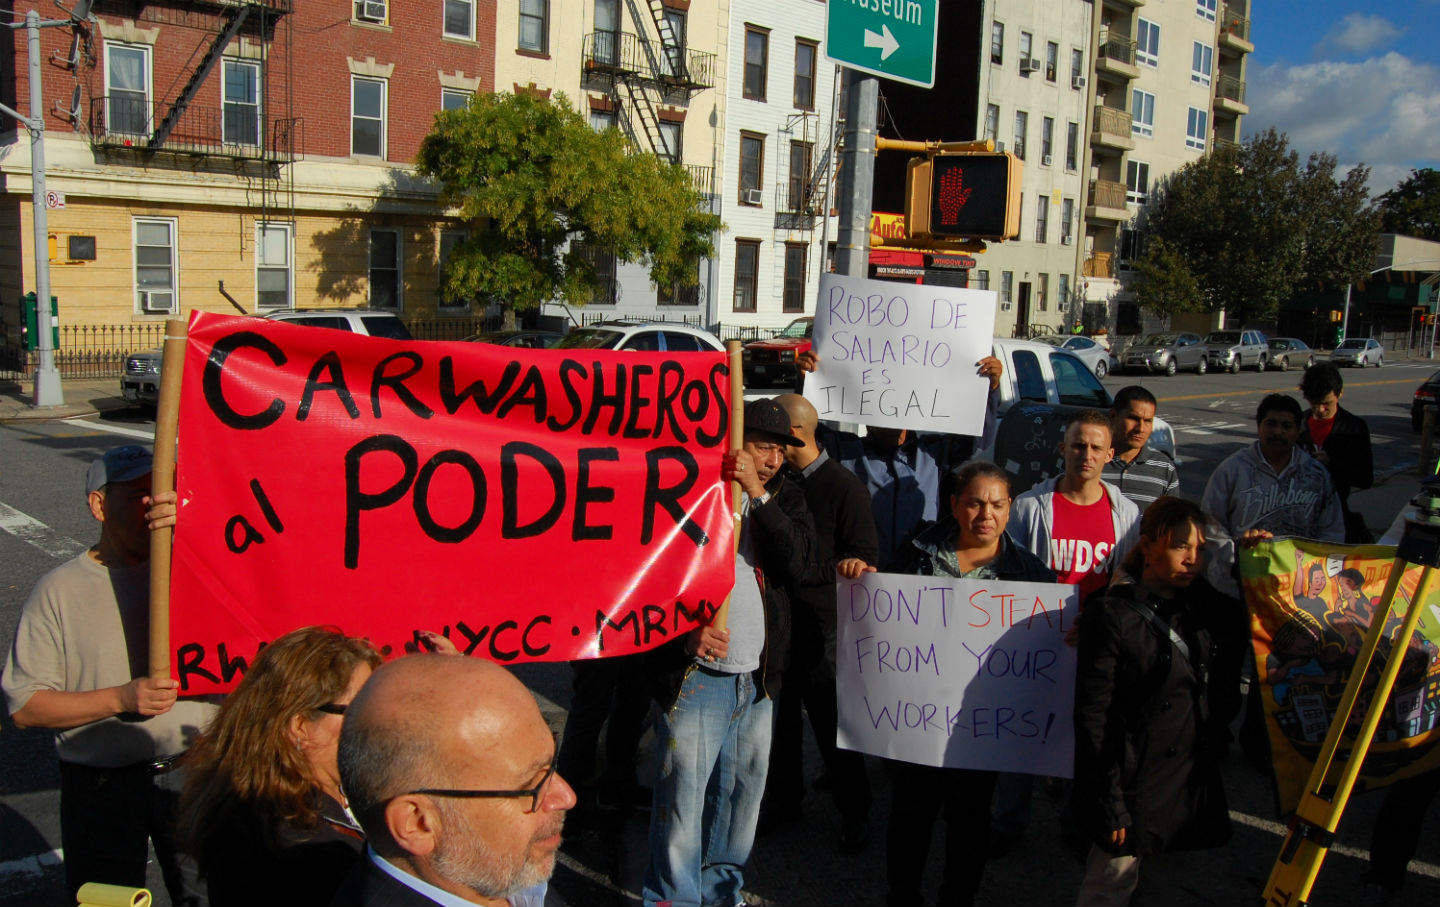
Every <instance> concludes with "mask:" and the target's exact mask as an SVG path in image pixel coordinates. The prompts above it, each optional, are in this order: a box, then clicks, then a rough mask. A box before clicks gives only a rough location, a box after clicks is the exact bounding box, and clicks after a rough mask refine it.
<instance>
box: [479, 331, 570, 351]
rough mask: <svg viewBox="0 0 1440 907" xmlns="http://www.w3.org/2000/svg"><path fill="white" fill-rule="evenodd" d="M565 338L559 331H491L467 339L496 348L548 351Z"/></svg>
mask: <svg viewBox="0 0 1440 907" xmlns="http://www.w3.org/2000/svg"><path fill="white" fill-rule="evenodd" d="M563 336H565V335H564V334H561V333H560V332H558V331H491V332H489V333H487V334H476V335H475V336H474V337H466V338H465V339H466V340H469V341H471V342H472V343H493V344H494V345H495V346H518V347H524V348H525V349H527V350H548V349H550V347H552V346H554V345H555V344H557V343H559V342H560V338H561V337H563Z"/></svg>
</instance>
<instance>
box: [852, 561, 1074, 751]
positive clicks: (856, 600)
mask: <svg viewBox="0 0 1440 907" xmlns="http://www.w3.org/2000/svg"><path fill="white" fill-rule="evenodd" d="M836 596H837V598H836V601H837V608H838V614H837V616H838V618H839V632H838V642H837V645H836V690H837V694H836V695H837V701H838V704H839V727H840V729H839V738H838V740H839V745H840V746H841V747H844V748H845V749H849V750H856V751H859V752H862V753H869V754H870V755H872V756H881V757H884V758H887V759H899V760H902V761H904V762H913V763H916V764H918V765H931V766H937V767H945V768H970V769H981V770H985V771H1003V772H1017V773H1021V774H1034V775H1047V776H1050V777H1056V778H1069V777H1070V776H1071V775H1072V774H1073V772H1074V758H1075V722H1074V704H1075V666H1076V653H1075V647H1074V646H1072V645H1069V644H1068V643H1067V642H1066V636H1067V634H1068V633H1069V632H1070V630H1071V628H1072V627H1073V626H1074V624H1075V618H1076V616H1077V614H1078V613H1079V597H1078V595H1077V593H1076V591H1075V587H1074V586H1067V585H1059V584H1052V583H1022V582H1005V581H1001V580H974V579H949V578H946V577H936V576H908V575H899V574H889V573H867V574H864V575H863V576H862V577H861V578H860V579H858V580H854V581H849V580H841V581H840V582H839V583H838V584H837V587H836Z"/></svg>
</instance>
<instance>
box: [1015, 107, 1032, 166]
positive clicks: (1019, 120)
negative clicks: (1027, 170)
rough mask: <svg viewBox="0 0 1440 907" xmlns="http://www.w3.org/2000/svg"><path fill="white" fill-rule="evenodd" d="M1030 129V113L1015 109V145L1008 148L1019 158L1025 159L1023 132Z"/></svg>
mask: <svg viewBox="0 0 1440 907" xmlns="http://www.w3.org/2000/svg"><path fill="white" fill-rule="evenodd" d="M1029 131H1030V114H1028V113H1026V112H1025V111H1023V110H1017V111H1015V147H1014V148H1012V149H1010V150H1011V151H1013V152H1015V156H1016V157H1018V158H1019V159H1020V160H1022V161H1023V160H1025V133H1026V132H1029Z"/></svg>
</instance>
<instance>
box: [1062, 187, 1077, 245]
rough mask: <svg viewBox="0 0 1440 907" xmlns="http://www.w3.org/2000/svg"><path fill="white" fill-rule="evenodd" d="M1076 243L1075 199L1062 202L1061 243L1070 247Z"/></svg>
mask: <svg viewBox="0 0 1440 907" xmlns="http://www.w3.org/2000/svg"><path fill="white" fill-rule="evenodd" d="M1074 241H1075V199H1073V198H1067V199H1063V200H1061V202H1060V243H1061V244H1062V245H1066V246H1068V245H1070V244H1071V243H1073V242H1074Z"/></svg>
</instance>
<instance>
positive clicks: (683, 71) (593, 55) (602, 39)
mask: <svg viewBox="0 0 1440 907" xmlns="http://www.w3.org/2000/svg"><path fill="white" fill-rule="evenodd" d="M649 44H653V45H654V46H653V47H652V48H650V50H651V52H652V53H653V54H654V59H655V61H656V63H657V64H658V69H657V67H656V66H652V65H651V64H650V60H651V54H649V53H646V47H645V45H649ZM581 58H582V59H581V65H582V66H584V67H585V71H586V72H587V73H598V74H601V75H611V76H614V75H626V76H636V77H639V78H641V79H645V80H647V81H651V82H657V83H660V84H662V85H673V86H675V87H677V88H688V89H690V90H692V91H694V90H699V89H702V88H714V87H715V55H714V54H710V53H704V52H702V51H698V50H689V49H688V48H681V49H680V51H679V53H678V54H677V53H675V52H674V49H672V48H667V47H665V46H663V45H661V44H660V43H659V42H658V41H656V42H652V41H642V40H641V39H640V38H638V37H636V36H635V35H630V34H625V33H623V32H611V31H596V32H591V33H590V34H588V35H586V36H585V42H584V46H583V48H582V51H581Z"/></svg>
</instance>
